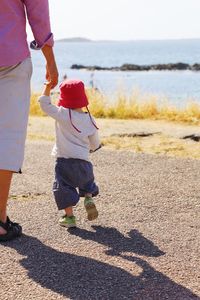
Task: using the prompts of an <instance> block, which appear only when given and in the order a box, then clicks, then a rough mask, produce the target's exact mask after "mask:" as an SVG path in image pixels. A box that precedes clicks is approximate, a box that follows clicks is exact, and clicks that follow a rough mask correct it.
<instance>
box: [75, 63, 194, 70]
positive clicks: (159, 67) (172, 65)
mask: <svg viewBox="0 0 200 300" xmlns="http://www.w3.org/2000/svg"><path fill="white" fill-rule="evenodd" d="M71 69H74V70H82V69H84V70H88V71H183V70H190V71H200V63H199V64H198V63H196V64H193V65H190V64H185V63H181V62H180V63H169V64H155V65H135V64H123V65H122V66H121V67H100V66H84V65H78V64H73V65H72V66H71Z"/></svg>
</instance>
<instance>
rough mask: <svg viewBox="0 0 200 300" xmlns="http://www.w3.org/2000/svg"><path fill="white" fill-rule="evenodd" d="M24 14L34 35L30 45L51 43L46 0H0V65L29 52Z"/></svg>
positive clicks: (38, 46) (11, 61) (18, 59)
mask: <svg viewBox="0 0 200 300" xmlns="http://www.w3.org/2000/svg"><path fill="white" fill-rule="evenodd" d="M26 18H27V19H28V21H29V24H30V26H31V29H32V32H33V35H34V38H35V41H34V43H32V48H35V49H40V48H42V47H43V46H44V45H45V44H47V45H49V46H51V47H52V46H53V35H52V33H51V28H50V19H49V5H48V0H0V67H4V66H5V67H6V66H11V65H15V64H17V63H19V62H21V61H23V60H24V59H26V58H27V57H29V56H30V51H29V47H28V43H27V35H26Z"/></svg>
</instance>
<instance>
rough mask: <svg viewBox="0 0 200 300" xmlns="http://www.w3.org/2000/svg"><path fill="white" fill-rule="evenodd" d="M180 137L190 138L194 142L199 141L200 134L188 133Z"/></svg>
mask: <svg viewBox="0 0 200 300" xmlns="http://www.w3.org/2000/svg"><path fill="white" fill-rule="evenodd" d="M182 139H184V140H185V139H191V140H193V141H195V142H199V141H200V135H197V134H190V135H186V136H184V137H182Z"/></svg>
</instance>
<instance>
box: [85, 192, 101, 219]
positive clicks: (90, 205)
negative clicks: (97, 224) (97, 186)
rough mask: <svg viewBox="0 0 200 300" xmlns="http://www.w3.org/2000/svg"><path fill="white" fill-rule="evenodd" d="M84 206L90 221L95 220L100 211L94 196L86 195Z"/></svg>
mask: <svg viewBox="0 0 200 300" xmlns="http://www.w3.org/2000/svg"><path fill="white" fill-rule="evenodd" d="M84 206H85V209H86V211H87V214H88V215H87V218H88V220H89V221H92V220H95V219H96V218H97V217H98V211H97V209H96V206H95V204H94V201H93V199H92V197H85V200H84Z"/></svg>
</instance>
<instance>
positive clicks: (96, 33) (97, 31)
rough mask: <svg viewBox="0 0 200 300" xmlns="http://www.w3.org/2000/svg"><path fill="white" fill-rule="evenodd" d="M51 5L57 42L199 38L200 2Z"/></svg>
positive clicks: (109, 0) (68, 1)
mask: <svg viewBox="0 0 200 300" xmlns="http://www.w3.org/2000/svg"><path fill="white" fill-rule="evenodd" d="M49 6H50V17H51V26H52V32H53V33H54V37H55V39H61V38H69V37H86V38H90V39H93V40H138V39H139V40H141V39H142V40H146V39H148V40H149V39H183V38H200V17H199V14H200V0H49ZM29 32H30V31H29ZM29 36H30V33H29Z"/></svg>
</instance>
